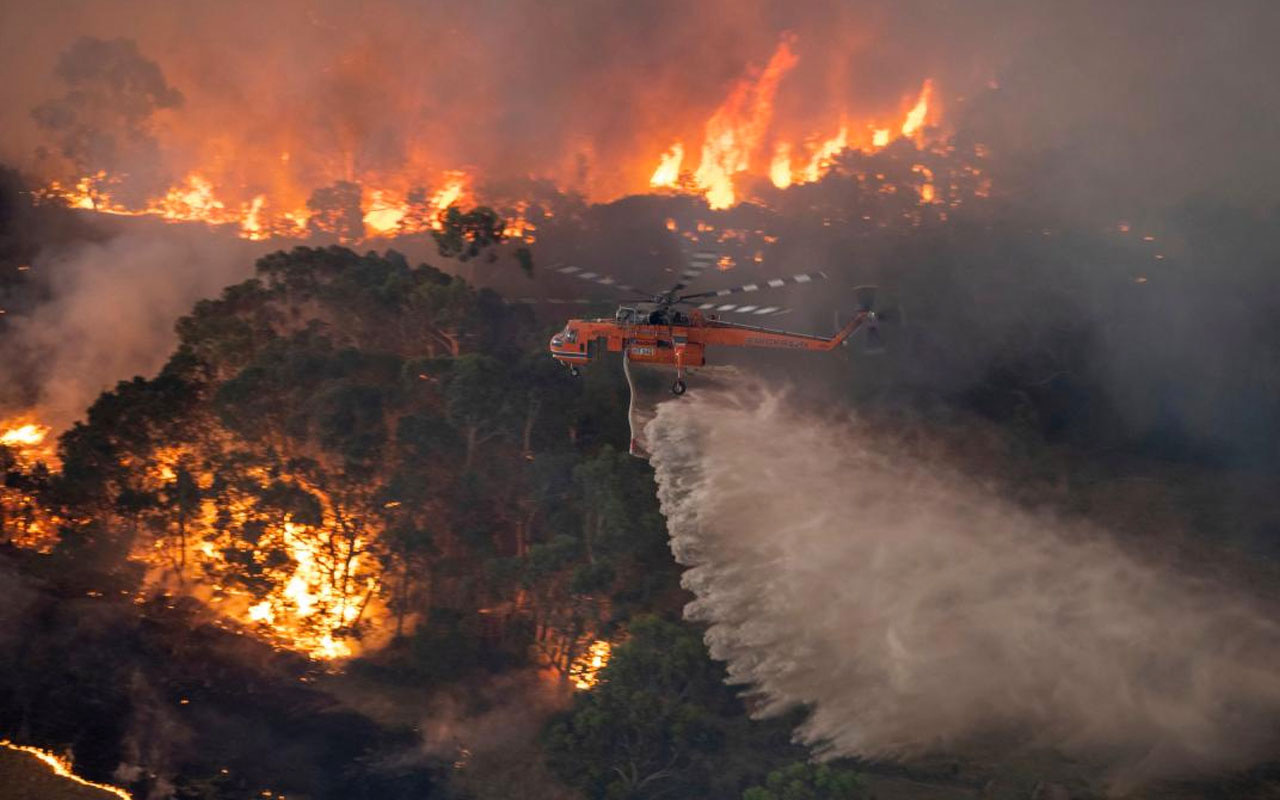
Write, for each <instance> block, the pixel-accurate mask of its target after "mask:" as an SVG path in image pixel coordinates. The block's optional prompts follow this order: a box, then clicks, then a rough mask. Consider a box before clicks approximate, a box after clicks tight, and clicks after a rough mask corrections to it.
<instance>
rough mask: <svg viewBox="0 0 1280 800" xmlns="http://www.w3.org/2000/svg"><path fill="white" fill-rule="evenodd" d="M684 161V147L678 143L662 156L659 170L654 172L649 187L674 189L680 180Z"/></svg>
mask: <svg viewBox="0 0 1280 800" xmlns="http://www.w3.org/2000/svg"><path fill="white" fill-rule="evenodd" d="M682 161H684V145H683V144H681V143H680V142H676V143H675V144H673V145H671V149H669V150H667V152H665V153H663V154H662V160H661V161H660V162H658V168H657V169H655V170H654V171H653V177H652V178H650V179H649V185H650V186H653V187H655V188H657V187H662V186H666V187H674V186H675V185H676V181H677V180H679V179H680V162H682Z"/></svg>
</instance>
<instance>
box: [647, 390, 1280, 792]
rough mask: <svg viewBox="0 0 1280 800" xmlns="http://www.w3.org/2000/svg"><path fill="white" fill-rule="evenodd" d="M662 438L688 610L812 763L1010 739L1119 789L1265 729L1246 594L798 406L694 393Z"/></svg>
mask: <svg viewBox="0 0 1280 800" xmlns="http://www.w3.org/2000/svg"><path fill="white" fill-rule="evenodd" d="M648 436H649V445H650V447H651V448H652V451H653V464H654V466H655V469H656V471H657V480H658V484H659V498H660V500H661V502H662V507H663V511H664V513H665V514H666V516H667V519H668V526H669V529H670V533H671V546H672V549H673V551H674V552H675V555H676V558H677V559H678V560H679V561H680V562H681V563H682V564H684V565H686V566H687V567H688V571H687V572H686V573H685V575H684V585H685V586H686V587H687V588H688V589H690V590H691V591H692V592H693V593H694V594H695V595H696V600H694V601H693V602H692V603H690V605H689V606H688V607H687V609H686V613H687V615H688V616H689V617H691V618H693V619H696V620H701V621H705V622H706V623H708V624H709V626H710V627H709V629H708V633H707V641H708V644H709V646H710V649H711V653H712V655H713V656H714V657H715V658H717V659H721V660H724V661H726V662H727V663H728V668H729V673H730V676H731V680H733V681H735V682H740V683H743V684H746V685H748V686H749V687H750V691H752V692H758V694H759V695H760V699H761V705H760V706H759V710H760V712H761V713H762V714H768V713H771V712H776V711H780V710H782V709H785V708H788V707H791V706H794V705H797V704H805V705H808V706H810V707H811V708H812V714H811V715H810V717H809V718H808V720H807V722H806V723H805V724H804V725H803V726H802V727H801V729H800V730H798V732H797V736H798V738H800V739H801V740H803V741H804V742H806V743H808V744H811V745H814V746H815V748H816V749H817V751H818V752H819V753H821V754H824V755H829V756H837V755H849V756H860V757H869V758H903V757H912V756H916V755H921V754H927V753H931V752H941V751H947V752H957V751H964V750H965V749H966V748H967V747H968V746H976V745H977V743H978V742H980V741H981V742H985V743H986V744H987V746H990V744H991V742H993V741H1002V742H1010V741H1018V742H1022V743H1025V744H1028V745H1030V746H1034V747H1050V748H1056V749H1058V750H1060V751H1063V752H1065V753H1067V754H1069V755H1071V756H1075V757H1081V758H1086V759H1089V760H1090V761H1092V762H1094V763H1098V764H1101V765H1103V766H1106V767H1109V768H1110V777H1111V779H1112V780H1113V781H1117V782H1119V783H1121V784H1126V783H1129V782H1131V781H1135V780H1143V779H1146V778H1152V777H1165V776H1168V775H1172V774H1175V773H1177V774H1183V773H1186V772H1201V771H1208V770H1215V769H1223V768H1230V767H1238V766H1241V765H1244V764H1247V763H1249V762H1250V761H1251V760H1252V759H1255V758H1257V757H1260V755H1261V754H1263V753H1264V752H1265V748H1266V747H1267V746H1268V745H1270V744H1273V743H1274V741H1273V736H1274V733H1275V730H1276V728H1275V723H1276V721H1277V720H1280V675H1277V673H1276V671H1275V668H1274V667H1275V664H1276V663H1277V659H1280V629H1277V626H1276V625H1274V624H1273V623H1272V622H1271V621H1270V620H1269V619H1267V617H1266V616H1264V615H1263V614H1262V613H1261V612H1260V610H1259V608H1258V607H1256V605H1255V604H1254V603H1253V602H1252V601H1251V600H1249V599H1248V598H1245V597H1241V596H1237V595H1235V594H1232V593H1231V592H1228V591H1226V590H1224V589H1221V588H1218V587H1215V586H1213V585H1209V584H1208V583H1207V582H1204V581H1197V580H1193V579H1191V578H1189V577H1185V576H1183V575H1181V574H1178V573H1177V572H1176V571H1175V570H1173V569H1172V568H1169V567H1167V566H1161V565H1156V564H1154V563H1145V561H1146V559H1140V558H1136V557H1135V556H1133V555H1131V554H1129V553H1127V552H1125V551H1124V550H1123V549H1122V548H1120V547H1119V546H1118V545H1117V544H1115V543H1114V542H1113V541H1111V540H1109V538H1108V537H1107V536H1106V535H1105V534H1104V533H1102V532H1099V531H1096V530H1091V529H1087V528H1085V527H1084V526H1081V525H1077V524H1074V523H1068V522H1066V521H1064V520H1061V519H1058V518H1055V517H1054V516H1052V515H1049V514H1047V513H1032V512H1029V511H1027V510H1024V509H1021V508H1019V507H1016V506H1015V505H1013V504H1012V503H1010V502H1007V501H1003V500H1002V499H1001V498H1000V497H999V496H998V494H997V493H996V492H994V491H993V490H992V489H991V488H990V487H989V486H985V485H982V484H981V483H980V482H979V481H976V480H974V479H972V478H970V477H967V476H965V475H963V474H961V473H960V472H958V471H951V470H949V469H948V468H946V467H944V466H940V465H939V464H937V463H930V461H931V459H929V458H927V457H925V456H924V455H923V454H919V453H918V454H914V455H913V454H911V453H910V452H908V450H907V449H906V448H905V446H904V445H903V444H902V442H900V441H890V439H889V437H886V436H884V435H881V434H877V433H875V432H873V431H872V430H870V429H869V428H868V427H867V426H865V425H863V424H861V423H859V421H857V420H856V419H840V420H834V421H833V420H828V419H820V418H817V417H813V416H809V415H806V414H805V413H802V412H799V411H796V410H794V409H793V408H792V407H791V405H790V404H789V403H788V401H787V400H786V398H785V397H780V396H775V395H769V394H766V393H762V392H760V391H755V392H748V391H744V390H739V391H736V392H728V391H724V392H704V393H701V394H698V395H691V396H690V397H688V398H687V399H682V400H679V401H672V402H668V403H665V404H663V405H662V406H660V407H659V409H658V412H657V416H656V418H655V419H654V420H653V422H652V423H650V425H649V427H648Z"/></svg>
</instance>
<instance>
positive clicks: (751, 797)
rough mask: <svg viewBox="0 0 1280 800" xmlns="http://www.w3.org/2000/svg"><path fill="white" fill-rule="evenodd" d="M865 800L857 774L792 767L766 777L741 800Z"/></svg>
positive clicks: (826, 768) (818, 766) (812, 766)
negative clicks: (761, 784) (762, 782)
mask: <svg viewBox="0 0 1280 800" xmlns="http://www.w3.org/2000/svg"><path fill="white" fill-rule="evenodd" d="M864 797H867V793H866V790H865V788H864V787H863V784H862V781H861V779H859V777H858V774H857V773H856V772H853V771H852V770H848V769H843V768H841V767H832V766H830V765H828V764H808V763H803V762H802V763H796V764H791V765H790V766H787V767H784V768H783V769H779V770H774V771H773V772H770V773H769V777H768V778H766V779H765V782H764V785H763V786H753V787H751V788H750V789H748V790H747V791H746V792H744V793H743V795H742V800H860V798H864Z"/></svg>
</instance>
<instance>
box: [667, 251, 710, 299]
mask: <svg viewBox="0 0 1280 800" xmlns="http://www.w3.org/2000/svg"><path fill="white" fill-rule="evenodd" d="M719 260H720V255H719V254H718V253H715V252H712V251H710V250H698V251H697V252H695V253H692V254H691V255H690V256H689V261H688V264H687V265H686V266H685V268H684V272H681V273H680V277H679V278H678V279H677V280H676V285H675V286H672V287H671V291H669V292H668V294H675V293H676V292H678V291H680V290H681V289H684V288H685V287H687V286H688V285H689V284H691V283H693V282H694V281H695V280H697V279H698V277H699V276H700V275H702V273H703V272H705V271H707V269H708V268H710V267H713V266H715V264H716V262H717V261H719Z"/></svg>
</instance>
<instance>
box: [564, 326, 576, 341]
mask: <svg viewBox="0 0 1280 800" xmlns="http://www.w3.org/2000/svg"><path fill="white" fill-rule="evenodd" d="M564 340H565V343H566V344H574V343H575V342H577V341H578V329H577V328H565V329H564Z"/></svg>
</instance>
